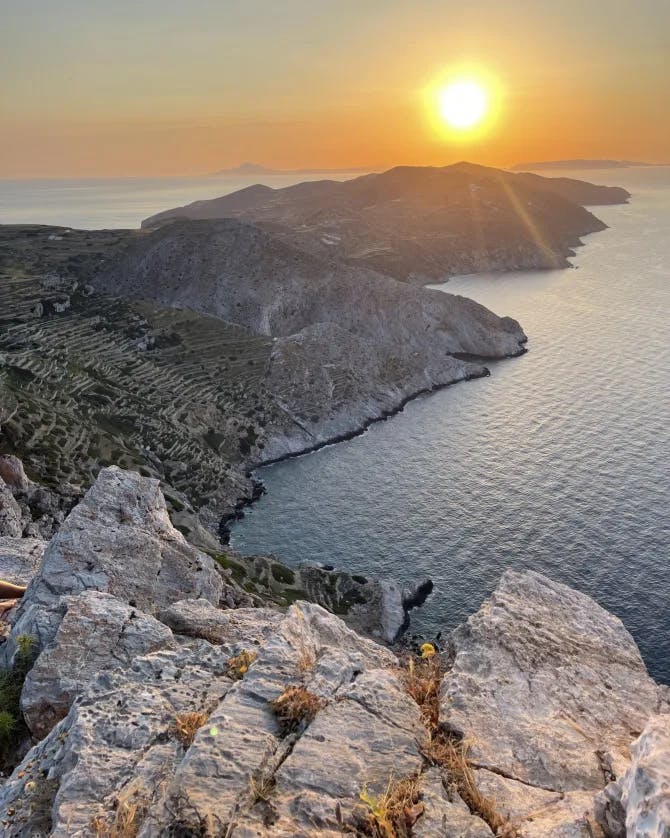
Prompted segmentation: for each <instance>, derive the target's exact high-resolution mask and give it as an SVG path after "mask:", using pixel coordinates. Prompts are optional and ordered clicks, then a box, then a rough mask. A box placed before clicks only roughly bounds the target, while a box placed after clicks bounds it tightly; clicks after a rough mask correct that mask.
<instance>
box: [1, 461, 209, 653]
mask: <svg viewBox="0 0 670 838" xmlns="http://www.w3.org/2000/svg"><path fill="white" fill-rule="evenodd" d="M222 589H223V581H222V579H221V576H220V574H219V573H218V572H217V570H216V568H215V567H214V562H213V560H212V559H211V558H210V557H209V556H207V555H205V554H204V553H201V552H199V551H198V550H196V549H195V548H194V547H192V546H191V545H189V544H188V543H187V542H186V541H185V539H184V537H183V536H182V534H181V533H180V532H178V531H177V530H176V529H175V528H174V527H173V526H172V524H171V522H170V518H169V516H168V513H167V509H166V507H165V500H164V498H163V495H162V493H161V491H160V489H159V483H158V480H154V479H151V478H146V477H141V476H140V475H139V474H136V473H135V472H128V471H122V470H121V469H119V468H116V467H111V468H106V469H103V470H102V471H101V472H100V474H99V476H98V479H97V480H96V482H95V483H94V485H93V486H92V487H91V488H90V489H89V491H88V492H87V493H86V496H85V497H84V499H83V500H82V501H81V503H80V504H79V505H78V506H77V507H75V509H74V510H73V511H72V512H71V513H70V515H69V516H68V518H67V521H66V522H65V523H64V525H63V526H62V527H61V529H60V530H59V531H58V533H57V534H56V535H55V536H54V538H53V540H52V541H51V543H50V544H49V547H48V548H47V550H46V552H45V554H44V559H43V561H42V566H41V568H40V570H39V572H38V574H37V576H35V578H34V579H33V580H32V582H31V583H30V586H29V588H28V590H27V591H26V594H25V596H24V598H23V602H22V604H21V606H20V608H19V611H18V613H17V617H16V621H15V623H14V627H13V630H12V634H11V636H10V641H9V642H8V643H7V644H6V646H7V649H6V650H3V651H4V654H5V661H6V662H9V661H10V660H11V656H12V655H13V652H14V643H13V638H14V637H16V636H17V635H18V634H30V635H32V636H34V637H35V638H36V640H37V643H38V646H39V647H40V648H44V647H45V646H46V645H48V644H49V643H50V642H51V641H52V640H53V638H54V636H55V634H56V631H57V629H58V626H59V624H60V620H61V617H62V612H61V610H60V605H59V601H60V597H61V596H63V595H74V594H78V593H81V592H82V591H86V590H98V591H104V592H107V593H110V594H112V595H113V596H115V597H117V598H118V599H120V600H121V601H123V602H126V603H128V604H129V605H131V606H132V607H134V608H137V609H139V610H141V611H145V612H146V613H149V614H150V613H152V612H153V611H154V610H155V609H156V608H161V607H164V606H166V605H168V604H169V603H170V602H176V601H177V600H180V599H184V598H185V597H189V596H192V597H196V598H197V597H203V598H205V599H207V600H209V601H210V602H212V603H213V604H215V605H216V604H218V602H219V599H220V596H221V592H222Z"/></svg>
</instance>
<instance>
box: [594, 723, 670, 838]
mask: <svg viewBox="0 0 670 838" xmlns="http://www.w3.org/2000/svg"><path fill="white" fill-rule="evenodd" d="M631 754H632V763H631V765H630V768H629V769H628V771H626V774H625V775H624V776H623V778H622V779H621V780H620V781H619V782H614V783H610V785H609V786H608V787H607V788H606V789H605V792H604V793H603V794H602V795H600V796H599V800H598V801H597V806H596V813H597V815H598V820H599V822H600V824H601V825H602V826H603V828H604V829H605V833H606V835H608V836H610V838H620V837H623V836H628V838H670V714H667V713H664V714H661V715H657V716H654V717H653V718H651V719H650V720H649V722H648V723H647V726H646V727H645V729H644V731H643V733H642V735H641V736H640V737H639V738H638V739H637V740H636V741H635V742H634V743H633V745H632V746H631Z"/></svg>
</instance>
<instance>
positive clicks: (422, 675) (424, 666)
mask: <svg viewBox="0 0 670 838" xmlns="http://www.w3.org/2000/svg"><path fill="white" fill-rule="evenodd" d="M443 675H444V666H443V664H442V661H441V659H440V658H439V656H437V655H436V656H433V657H429V658H423V659H422V658H419V659H415V658H414V657H411V658H409V659H408V661H407V667H406V669H404V670H402V672H401V680H402V682H403V684H404V687H405V690H406V691H407V693H408V694H409V695H410V696H411V697H412V698H413V699H414V701H416V703H417V704H418V705H419V709H420V710H421V716H422V718H423V722H424V724H425V725H426V726H427V727H428V729H429V730H435V729H436V728H437V727H438V724H439V717H440V685H441V684H442V676H443Z"/></svg>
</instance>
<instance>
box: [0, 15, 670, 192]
mask: <svg viewBox="0 0 670 838" xmlns="http://www.w3.org/2000/svg"><path fill="white" fill-rule="evenodd" d="M463 64H466V65H468V66H469V67H475V68H481V69H482V70H483V71H485V72H486V73H488V74H489V75H490V76H492V77H494V78H495V79H496V80H497V83H498V85H499V88H500V91H501V99H500V112H499V117H498V119H497V121H496V123H495V125H493V126H492V127H491V130H490V131H489V132H488V133H487V134H486V135H485V136H484V137H481V138H480V139H479V140H477V141H476V142H474V141H473V142H465V143H454V142H452V141H450V140H447V139H445V138H444V137H443V136H440V135H438V133H437V132H435V131H434V130H433V129H432V128H431V126H430V120H429V119H428V118H427V117H428V115H427V114H426V104H425V97H424V95H423V91H424V89H425V87H426V86H427V85H429V84H430V83H431V82H432V81H433V80H434V79H435V78H436V77H438V76H440V75H441V74H443V73H449V72H450V71H451V70H452V69H453V68H454V67H459V66H460V65H463ZM669 65H670V3H668V2H667V0H637V1H636V2H632V0H608V2H607V3H599V2H598V3H592V4H589V5H586V4H584V3H583V2H576V0H563V1H562V2H557V1H556V2H543V0H507V2H500V1H499V0H497V2H492V0H481V1H480V2H477V0H472V2H469V3H464V2H459V3H454V2H445V1H444V0H443V1H442V2H437V0H413V2H410V0H385V2H382V0H368V1H367V2H366V0H358V2H353V0H337V2H335V0H321V2H317V0H309V2H308V0H284V2H282V3H277V2H269V0H191V2H189V3H184V2H180V0H134V2H131V0H116V2H115V3H111V2H109V3H108V2H104V3H103V2H91V0H61V2H58V3H53V2H51V0H3V20H2V28H1V30H0V72H1V78H2V88H1V90H0V177H39V176H48V177H51V176H64V177H74V176H130V175H140V176H141V175H170V174H175V175H179V174H203V173H208V172H211V171H214V170H217V169H221V168H224V167H227V166H234V165H237V164H238V163H240V162H242V161H244V160H253V161H255V162H259V163H263V164H265V165H268V166H273V167H277V168H287V169H290V168H298V167H300V168H302V167H327V168H335V167H347V166H356V167H360V166H370V167H378V166H386V165H389V166H390V165H393V164H395V163H414V164H433V165H435V164H444V163H448V162H452V161H454V160H459V159H464V158H465V159H470V160H475V161H477V162H481V163H490V164H499V165H508V164H512V163H515V162H519V161H524V160H541V159H555V158H567V157H608V158H610V157H611V158H627V159H641V160H648V161H654V160H658V161H667V160H668V159H669V158H670V108H668V106H667V103H668V102H669V101H670V67H669Z"/></svg>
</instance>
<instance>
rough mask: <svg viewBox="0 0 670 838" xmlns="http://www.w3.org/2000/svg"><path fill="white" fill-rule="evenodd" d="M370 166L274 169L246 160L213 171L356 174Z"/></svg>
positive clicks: (227, 173) (238, 173)
mask: <svg viewBox="0 0 670 838" xmlns="http://www.w3.org/2000/svg"><path fill="white" fill-rule="evenodd" d="M369 171H370V168H369V167H366V166H349V167H347V168H343V169H323V168H322V169H314V168H311V169H310V168H307V169H273V168H271V167H268V166H263V165H262V164H261V163H251V162H249V161H246V162H244V163H240V165H239V166H233V167H232V168H230V169H219V170H218V171H216V172H212V174H214V175H320V174H324V175H326V174H343V173H344V174H355V173H356V172H369Z"/></svg>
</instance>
